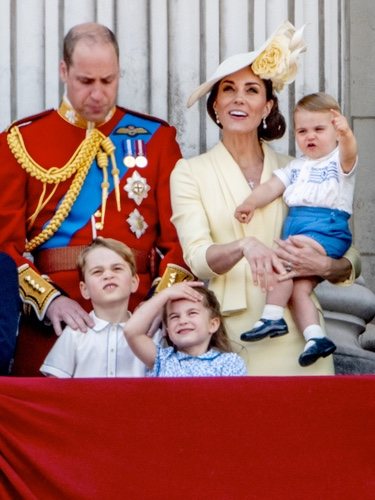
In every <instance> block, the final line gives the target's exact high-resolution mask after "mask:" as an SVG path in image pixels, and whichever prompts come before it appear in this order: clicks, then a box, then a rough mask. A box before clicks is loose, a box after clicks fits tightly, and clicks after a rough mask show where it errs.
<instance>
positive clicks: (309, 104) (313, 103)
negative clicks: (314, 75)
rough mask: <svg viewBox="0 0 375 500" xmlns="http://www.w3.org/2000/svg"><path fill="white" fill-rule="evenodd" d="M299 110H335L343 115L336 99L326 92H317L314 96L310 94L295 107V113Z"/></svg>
mask: <svg viewBox="0 0 375 500" xmlns="http://www.w3.org/2000/svg"><path fill="white" fill-rule="evenodd" d="M299 109H302V110H305V111H312V112H314V111H316V112H319V111H330V110H331V109H334V110H336V111H338V112H339V113H341V108H340V105H339V103H338V102H337V101H336V99H335V98H334V97H332V96H331V95H329V94H326V93H325V92H315V93H314V94H308V95H305V96H304V97H302V99H300V100H299V101H298V102H297V104H296V107H295V110H294V111H295V112H296V111H298V110H299Z"/></svg>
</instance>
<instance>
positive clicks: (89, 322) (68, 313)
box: [46, 295, 94, 336]
mask: <svg viewBox="0 0 375 500" xmlns="http://www.w3.org/2000/svg"><path fill="white" fill-rule="evenodd" d="M46 317H47V318H48V319H49V320H50V321H51V323H52V326H53V329H54V330H55V333H56V335H57V336H60V335H61V334H62V323H65V324H66V325H68V326H70V328H72V329H73V330H80V331H81V332H84V333H86V332H87V328H88V327H90V328H92V327H93V326H94V321H93V319H92V318H91V317H90V316H89V314H88V313H87V312H86V311H85V310H84V309H82V307H81V306H80V305H79V304H78V302H76V301H75V300H72V299H69V297H64V296H63V295H60V296H59V297H56V299H54V300H53V301H52V302H51V304H50V305H49V306H48V309H47V312H46Z"/></svg>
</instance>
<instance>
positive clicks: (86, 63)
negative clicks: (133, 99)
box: [60, 40, 120, 122]
mask: <svg viewBox="0 0 375 500" xmlns="http://www.w3.org/2000/svg"><path fill="white" fill-rule="evenodd" d="M60 77H61V79H62V81H63V82H64V83H65V85H66V92H67V97H68V99H69V101H70V103H71V104H72V106H73V108H74V109H75V110H76V112H77V113H79V114H80V115H81V116H82V117H83V118H85V119H86V120H88V121H93V122H103V121H104V120H105V118H106V116H107V115H108V113H109V111H110V110H111V109H112V108H113V106H114V105H115V104H116V99H117V91H118V85H119V77H120V69H119V63H118V59H117V56H116V52H115V49H114V47H113V45H111V44H110V43H96V44H88V43H87V41H84V40H80V41H79V42H77V45H76V46H75V48H74V52H73V56H72V64H71V65H70V67H69V68H68V67H67V65H66V63H65V61H61V63H60Z"/></svg>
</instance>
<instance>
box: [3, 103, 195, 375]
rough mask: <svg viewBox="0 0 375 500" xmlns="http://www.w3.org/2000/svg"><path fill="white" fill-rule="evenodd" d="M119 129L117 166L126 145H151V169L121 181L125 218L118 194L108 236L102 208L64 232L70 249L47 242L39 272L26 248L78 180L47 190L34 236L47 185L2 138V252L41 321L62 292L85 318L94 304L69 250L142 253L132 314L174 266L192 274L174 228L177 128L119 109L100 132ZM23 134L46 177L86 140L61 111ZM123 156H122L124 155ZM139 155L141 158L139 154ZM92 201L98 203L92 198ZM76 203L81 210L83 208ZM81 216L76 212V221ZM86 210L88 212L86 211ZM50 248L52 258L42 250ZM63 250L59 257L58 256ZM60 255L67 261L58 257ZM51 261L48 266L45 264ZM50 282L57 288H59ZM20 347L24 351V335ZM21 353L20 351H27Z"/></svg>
mask: <svg viewBox="0 0 375 500" xmlns="http://www.w3.org/2000/svg"><path fill="white" fill-rule="evenodd" d="M124 118H126V119H127V126H126V127H119V126H118V124H119V122H120V120H123V119H124ZM139 118H140V119H142V120H145V121H144V122H143V127H137V120H138V119H139ZM133 122H134V126H133ZM148 125H150V127H151V128H152V127H154V128H155V129H156V130H155V131H154V132H153V133H152V134H151V136H150V134H149V135H148V136H147V134H146V133H147V132H148V129H149V128H150V127H148ZM116 127H117V130H118V133H117V139H118V142H117V147H116V149H117V151H116V159H117V163H118V162H119V158H121V159H122V158H123V157H124V156H125V155H126V154H127V149H126V145H127V143H129V139H130V140H131V141H132V144H133V145H134V144H135V142H134V138H135V137H136V138H140V139H143V137H146V136H147V141H145V142H144V143H143V142H142V144H143V147H144V148H145V155H146V157H147V162H148V163H147V166H145V167H144V168H138V167H137V166H135V167H132V168H129V169H128V170H127V171H126V173H125V174H124V175H123V177H122V178H121V180H120V184H119V192H120V203H121V210H120V211H118V208H117V204H116V196H115V191H114V190H113V191H112V192H110V194H109V196H108V199H107V203H106V210H105V219H104V227H103V228H102V229H100V227H99V228H98V222H99V223H100V220H101V218H100V209H101V206H100V204H99V210H93V213H90V214H89V215H90V216H89V218H88V220H87V222H86V223H84V224H82V222H78V223H76V222H77V221H75V220H73V221H72V224H70V225H68V226H67V227H65V228H64V231H63V232H64V238H65V239H64V238H63V240H62V241H64V242H65V243H64V244H63V245H61V246H59V245H60V243H59V240H58V238H55V235H53V236H52V237H51V238H50V239H48V240H47V242H45V243H43V244H42V245H41V246H39V247H38V248H36V249H35V250H32V251H31V253H32V254H33V257H34V259H35V262H34V264H33V263H31V262H30V260H28V259H27V258H26V257H25V256H24V251H25V242H26V241H31V240H33V238H35V237H36V236H38V235H39V234H40V233H41V232H42V230H43V228H44V227H45V226H46V225H47V224H48V222H49V221H50V220H51V218H52V217H53V216H54V214H55V212H56V209H57V207H58V206H59V203H61V201H62V200H63V198H64V195H65V194H66V192H67V191H68V190H69V188H70V186H71V184H72V182H73V180H74V177H75V176H74V175H72V176H71V177H70V178H68V179H66V180H63V181H61V182H60V183H58V184H57V187H56V186H55V185H53V184H52V185H51V184H46V193H45V195H44V198H43V200H44V202H45V200H47V203H46V204H45V206H43V207H42V209H41V210H40V212H39V213H38V215H37V217H36V219H35V221H34V224H33V226H32V227H31V228H30V229H28V220H29V218H30V217H31V216H32V215H33V214H34V213H35V211H36V209H37V207H38V203H40V199H41V194H42V190H43V183H42V182H41V180H40V179H38V178H36V177H35V176H33V175H30V172H28V171H27V168H25V162H24V166H23V167H22V166H21V164H22V159H20V158H18V160H16V158H15V156H14V151H13V152H12V151H11V149H10V146H9V145H8V141H7V138H8V137H7V136H8V135H9V134H10V132H11V130H12V128H10V129H9V130H8V131H6V132H5V133H3V134H1V135H0V185H1V186H2V195H1V196H0V249H1V250H4V251H5V252H7V253H8V254H9V255H11V256H12V257H13V259H14V260H15V261H16V263H17V266H18V268H19V276H20V292H21V298H22V299H23V301H24V302H27V303H28V304H29V305H31V306H32V307H33V308H34V310H35V312H36V313H37V315H38V316H39V318H42V317H43V316H44V314H45V310H46V309H47V307H48V305H49V303H50V301H51V300H53V298H54V297H56V296H57V294H58V292H57V290H61V291H62V293H65V294H66V295H68V296H69V297H71V298H73V299H75V300H77V301H78V302H79V303H80V304H81V305H82V306H83V307H84V308H85V309H86V310H89V309H90V307H91V306H90V304H89V303H88V302H87V301H85V300H84V299H83V298H82V297H81V295H80V292H79V285H78V283H79V277H78V273H77V271H76V270H75V269H74V268H73V267H74V266H72V265H71V262H70V264H68V265H64V260H65V255H64V247H65V248H66V247H68V249H69V250H71V248H73V247H75V248H76V250H77V251H78V249H79V248H80V247H81V246H84V245H87V244H89V243H90V242H91V241H92V240H93V238H94V237H95V236H96V235H97V236H103V237H111V238H115V239H118V240H121V241H123V242H124V243H126V244H127V245H128V246H129V247H131V248H132V249H133V250H134V251H135V254H136V257H137V264H138V272H139V276H140V287H139V290H138V292H137V293H135V294H134V296H133V297H132V299H131V306H130V308H131V309H132V308H134V307H135V306H136V305H137V304H138V303H139V302H140V301H141V300H142V299H143V298H144V297H145V295H146V294H147V292H148V290H149V289H150V287H151V284H152V280H153V279H154V278H155V276H161V275H162V273H163V271H164V269H165V267H166V265H167V264H168V263H175V264H178V265H180V266H183V267H186V265H185V264H184V261H183V257H182V252H181V249H180V245H179V243H178V239H177V235H176V231H175V228H174V226H173V225H172V223H171V222H170V217H171V204H170V195H169V176H170V173H171V171H172V169H173V167H174V165H175V163H176V161H177V160H178V159H179V158H180V157H181V153H180V149H179V146H178V144H177V142H176V140H175V135H176V131H175V128H174V127H171V126H169V125H168V124H167V123H165V122H162V121H160V120H157V119H156V118H153V117H148V116H145V115H140V114H138V113H134V112H132V111H128V110H125V109H122V108H119V107H117V108H116V110H115V113H114V115H113V116H112V118H111V119H110V120H109V121H108V122H106V123H105V124H103V125H102V126H99V127H98V130H99V131H100V132H102V134H104V135H105V136H109V135H110V134H111V132H113V131H114V130H116ZM18 129H19V132H20V133H21V136H22V139H23V142H24V150H25V151H26V153H27V155H28V157H29V160H31V161H33V162H35V164H37V165H38V166H40V167H42V168H43V169H45V170H46V171H47V172H48V171H50V169H52V168H55V169H62V168H63V167H64V165H66V164H69V162H70V160H71V158H72V156H73V154H74V153H75V152H76V151H77V148H79V146H80V144H81V143H82V141H83V140H84V139H85V136H86V130H85V129H84V128H80V127H77V126H75V125H72V124H71V123H69V122H68V121H67V120H65V119H63V118H62V117H61V116H60V115H59V114H58V112H57V111H48V112H45V113H42V114H41V115H38V116H36V117H32V118H30V120H22V123H18ZM142 144H141V145H142ZM121 148H123V151H120V149H121ZM133 149H134V148H133ZM134 154H136V152H135V151H134ZM26 163H27V162H26ZM29 163H30V161H29ZM94 168H95V169H98V170H99V171H100V169H99V167H98V166H97V165H92V166H91V167H90V169H94ZM111 168H112V167H111V166H109V168H108V172H109V174H108V175H109V177H111ZM100 176H101V177H100V179H101V180H102V172H100ZM99 182H100V181H99ZM137 182H138V184H139V182H140V183H141V184H140V187H141V190H143V195H142V196H141V197H140V198H139V197H138V198H137V192H138V191H137V189H136V188H135V187H134V186H136V185H137ZM55 187H56V189H55V191H54V192H53V194H52V196H51V197H50V199H49V194H50V193H51V192H52V190H53V189H54V188H55ZM138 187H139V186H138ZM87 199H88V200H89V201H91V197H90V193H89V194H88V198H87ZM74 203H78V201H75V202H74ZM81 203H82V202H81ZM74 208H75V206H74V204H73V207H72V213H73V211H74ZM85 208H86V209H87V207H85ZM73 219H74V217H73ZM77 224H78V225H77ZM80 224H81V226H80ZM56 234H57V233H56ZM54 238H55V239H57V240H58V241H57V243H54ZM60 242H61V240H60ZM46 246H47V249H46V250H41V249H42V248H45V247H46ZM56 246H57V247H58V250H57V252H56V251H55V249H56ZM155 249H158V253H159V252H160V253H161V254H162V255H163V256H164V257H163V258H162V259H161V260H160V259H159V260H158V259H155V258H154V257H155V252H154V251H155ZM59 251H60V252H61V251H62V252H63V253H62V254H59ZM46 255H47V258H45V256H46ZM68 260H69V259H68ZM29 266H30V267H29ZM64 267H65V268H64ZM41 275H43V276H44V275H45V276H47V280H44V278H42V277H41ZM48 281H50V282H51V283H52V286H51V284H50V283H48ZM39 327H40V325H39ZM55 338H56V337H55V336H54V335H53V336H52V338H50V340H49V342H48V346H45V348H44V349H42V350H43V355H41V354H40V355H39V356H37V357H38V360H37V363H36V365H37V366H34V368H35V369H37V368H39V362H41V361H42V360H43V356H44V355H45V354H46V353H47V351H48V349H49V347H50V346H51V345H52V343H53V341H54V340H55ZM36 342H38V338H37V337H35V338H34V340H33V341H32V345H29V349H30V350H31V349H32V350H35V351H37V350H38V349H37V346H36V345H35V343H36ZM19 344H21V345H22V328H21V335H20V341H19ZM19 349H21V347H20V346H19ZM25 355H26V353H25ZM27 355H28V356H31V357H33V352H32V351H31V352H29V353H28V354H27ZM17 358H18V353H17V354H16V365H19V366H20V370H17V371H19V373H21V374H28V373H25V371H24V370H23V368H22V366H21V361H20V360H18V359H17ZM23 361H25V360H23ZM35 374H36V373H35Z"/></svg>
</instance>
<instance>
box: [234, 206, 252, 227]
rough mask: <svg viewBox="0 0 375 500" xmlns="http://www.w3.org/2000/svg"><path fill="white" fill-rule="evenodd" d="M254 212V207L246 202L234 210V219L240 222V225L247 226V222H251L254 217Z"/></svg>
mask: <svg viewBox="0 0 375 500" xmlns="http://www.w3.org/2000/svg"><path fill="white" fill-rule="evenodd" d="M254 210H255V207H253V206H252V205H251V204H250V203H248V202H243V203H241V205H238V207H237V208H236V211H235V212H234V216H235V218H236V219H237V220H238V221H239V222H242V224H245V223H246V224H247V223H248V222H250V221H251V219H252V217H253V215H254Z"/></svg>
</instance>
